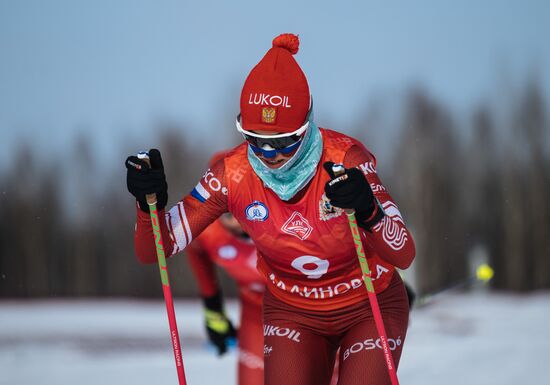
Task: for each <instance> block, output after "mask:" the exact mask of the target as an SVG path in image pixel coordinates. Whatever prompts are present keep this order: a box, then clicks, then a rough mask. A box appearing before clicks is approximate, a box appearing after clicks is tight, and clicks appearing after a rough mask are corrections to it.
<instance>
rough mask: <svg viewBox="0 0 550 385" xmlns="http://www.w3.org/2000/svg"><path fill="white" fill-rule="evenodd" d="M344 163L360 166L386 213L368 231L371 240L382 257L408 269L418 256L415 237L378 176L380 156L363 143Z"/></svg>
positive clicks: (353, 148)
mask: <svg viewBox="0 0 550 385" xmlns="http://www.w3.org/2000/svg"><path fill="white" fill-rule="evenodd" d="M344 166H345V167H346V168H351V167H357V168H358V169H359V170H361V171H362V172H363V174H364V175H365V177H366V178H367V181H368V182H369V184H370V187H371V189H372V192H373V193H374V197H375V199H376V200H377V201H378V203H379V205H378V208H377V209H380V208H381V209H383V210H384V214H385V215H384V217H383V218H382V219H381V220H380V221H379V222H378V223H377V224H375V225H374V226H373V227H372V231H367V232H365V237H366V239H367V242H369V243H370V244H371V245H372V246H373V247H374V249H375V250H376V251H377V252H378V254H379V255H380V257H381V258H382V259H384V260H385V261H387V262H389V263H391V264H392V265H394V266H396V267H398V268H400V269H406V268H407V267H409V266H410V264H411V263H412V261H413V259H414V257H415V253H416V250H415V246H414V241H413V238H412V236H411V233H410V232H409V230H408V229H407V227H406V226H405V222H404V221H403V217H402V216H401V213H400V212H399V209H398V208H397V205H396V204H395V202H394V201H393V199H392V197H391V196H390V194H389V192H388V190H387V189H386V187H384V185H383V184H382V182H381V181H380V178H379V177H378V174H377V172H376V159H375V158H374V156H373V155H372V154H371V153H370V152H369V151H368V150H367V149H366V148H365V147H364V146H363V145H362V144H356V145H355V146H353V147H351V148H350V149H349V150H348V152H347V153H346V156H345V159H344Z"/></svg>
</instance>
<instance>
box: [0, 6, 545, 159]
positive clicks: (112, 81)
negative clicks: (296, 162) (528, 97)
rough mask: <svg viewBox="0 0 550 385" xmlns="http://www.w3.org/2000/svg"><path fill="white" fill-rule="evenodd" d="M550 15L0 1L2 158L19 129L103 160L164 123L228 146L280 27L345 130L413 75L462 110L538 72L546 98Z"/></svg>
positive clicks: (320, 106)
mask: <svg viewBox="0 0 550 385" xmlns="http://www.w3.org/2000/svg"><path fill="white" fill-rule="evenodd" d="M549 20H550V2H548V1H517V0H513V1H497V0H490V1H471V0H462V1H449V0H446V1H445V0H444V1H441V0H439V1H438V0H425V1H414V2H412V1H392V2H387V1H385V2H382V1H338V2H335V1H315V2H297V1H287V0H282V1H277V2H258V1H237V0H235V1H231V2H223V1H218V2H214V1H200V2H198V1H194V2H184V1H152V0H151V1H146V0H132V1H130V0H117V1H107V0H95V1H70V0H65V1H61V0H53V1H39V0H26V1H15V0H13V1H10V0H2V1H0V130H1V132H2V141H1V143H0V161H1V162H2V164H4V165H6V164H7V165H9V163H10V158H11V155H12V154H13V148H14V144H15V143H17V140H18V138H21V137H22V138H28V139H32V141H33V143H34V144H35V146H36V147H35V148H36V151H37V152H39V153H45V152H46V151H48V152H50V151H63V150H64V149H66V148H67V146H68V145H69V144H71V143H72V140H73V139H74V136H75V135H76V133H77V132H79V131H82V130H84V131H86V133H87V134H88V135H89V136H90V138H91V139H93V142H94V145H95V146H96V148H97V149H99V150H98V153H99V154H101V155H102V157H103V156H104V157H105V158H106V159H108V160H109V161H110V159H112V158H113V157H116V158H117V159H118V158H124V156H123V155H120V154H118V153H117V151H120V145H121V144H122V143H125V144H128V143H132V144H135V145H136V146H140V147H139V148H143V147H147V145H148V144H149V143H152V142H154V133H153V132H151V131H152V129H153V127H155V125H156V124H157V123H158V122H159V121H169V122H175V123H178V124H181V125H183V126H185V127H186V130H185V132H182V135H184V136H185V138H186V140H187V139H188V140H189V141H190V142H193V143H195V142H198V143H201V144H204V143H213V146H214V147H218V148H219V147H221V146H223V143H224V142H227V140H228V138H230V135H232V133H233V130H234V125H233V117H234V115H236V113H237V112H238V102H239V94H240V87H241V86H242V82H243V81H244V79H245V77H246V75H247V74H248V71H249V70H250V69H251V68H252V67H253V66H254V65H255V64H256V63H257V62H258V61H259V60H260V59H261V57H262V56H263V55H264V53H265V52H266V51H267V49H268V48H269V47H270V45H271V39H272V38H273V37H274V36H276V35H277V34H279V33H282V32H294V33H298V34H299V35H300V38H301V47H300V52H299V53H298V55H297V60H298V61H299V63H300V64H301V66H302V67H303V69H304V71H305V72H306V74H307V76H308V79H309V82H310V88H311V90H312V93H313V96H314V100H315V105H316V120H317V121H318V123H320V124H321V125H325V126H331V127H332V128H335V129H340V130H344V131H345V130H349V129H352V127H351V126H352V125H353V124H354V122H357V119H358V116H361V114H364V108H365V105H366V101H367V100H369V99H370V98H373V97H378V98H384V99H385V100H386V101H389V102H390V103H391V102H392V101H393V100H394V99H396V98H397V96H398V95H399V94H400V92H402V91H403V90H405V89H406V88H407V87H408V86H410V85H413V84H422V85H424V86H425V87H426V88H427V89H428V90H430V92H431V93H432V94H433V95H435V96H437V97H439V98H441V99H442V100H443V101H444V102H446V103H448V104H449V105H450V106H452V107H453V108H455V109H456V110H457V111H467V110H468V108H469V107H471V106H473V105H475V104H476V103H477V102H479V101H481V100H487V99H490V98H492V97H494V96H495V95H494V93H495V91H498V88H497V85H498V84H500V83H501V82H502V81H505V82H510V83H512V84H513V83H521V82H522V81H523V80H524V79H525V78H527V76H528V73H529V72H530V71H531V70H535V71H538V72H539V74H540V75H541V81H542V83H543V87H544V89H545V90H546V92H547V93H548V90H549V88H550V79H549V78H550V76H549V75H548V71H547V70H546V69H547V68H550V44H548V41H547V40H548V36H550V22H549ZM396 103H397V101H396ZM213 135H215V138H216V139H215V140H214V139H212V138H213ZM136 150H137V148H136Z"/></svg>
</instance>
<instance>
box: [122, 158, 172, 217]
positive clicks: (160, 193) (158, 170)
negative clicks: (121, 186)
mask: <svg viewBox="0 0 550 385" xmlns="http://www.w3.org/2000/svg"><path fill="white" fill-rule="evenodd" d="M149 162H151V167H149V165H148V164H147V162H146V161H145V160H143V159H139V158H138V157H137V156H135V155H133V156H129V157H128V158H127V159H126V168H127V170H128V171H127V173H126V185H127V186H128V191H130V194H132V195H133V196H134V197H136V200H137V201H138V203H139V207H140V208H141V209H142V210H143V211H145V212H146V213H148V212H149V205H148V204H147V199H146V198H145V195H147V194H153V193H155V194H156V195H157V210H158V211H160V210H162V209H163V208H164V207H166V203H167V202H168V184H167V183H166V176H165V175H164V166H163V165H162V158H161V156H160V151H159V150H157V149H151V150H149Z"/></svg>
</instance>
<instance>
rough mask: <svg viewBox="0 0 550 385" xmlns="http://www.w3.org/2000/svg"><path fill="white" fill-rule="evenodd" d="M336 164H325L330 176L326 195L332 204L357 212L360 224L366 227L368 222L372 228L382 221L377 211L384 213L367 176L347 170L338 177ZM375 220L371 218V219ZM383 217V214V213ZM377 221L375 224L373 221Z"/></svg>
mask: <svg viewBox="0 0 550 385" xmlns="http://www.w3.org/2000/svg"><path fill="white" fill-rule="evenodd" d="M333 166H334V162H325V163H324V164H323V167H324V168H325V170H326V172H327V173H328V174H329V176H330V179H331V180H330V181H328V182H327V183H326V184H325V194H326V196H327V198H328V199H329V200H330V204H331V205H333V206H335V207H339V208H342V209H353V210H355V217H356V218H357V223H358V224H360V225H361V224H363V225H365V221H367V220H369V221H368V225H369V226H368V227H369V228H370V227H371V226H373V225H374V224H375V223H377V222H378V221H379V220H380V219H381V216H380V218H378V215H373V214H375V211H378V210H380V211H382V210H381V209H380V208H379V207H378V204H377V201H376V200H375V198H374V194H373V192H372V189H371V187H370V184H369V182H368V181H367V178H365V175H364V174H363V173H362V172H361V171H360V170H359V169H357V168H355V167H354V168H347V169H345V171H344V173H342V174H340V175H338V176H336V175H334V171H333V169H332V168H333ZM373 216H374V217H375V218H371V217H373ZM382 216H383V213H382ZM373 219H376V221H375V222H373V221H372V220H373Z"/></svg>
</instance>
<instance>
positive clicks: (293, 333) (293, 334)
mask: <svg viewBox="0 0 550 385" xmlns="http://www.w3.org/2000/svg"><path fill="white" fill-rule="evenodd" d="M270 336H271V337H286V338H288V339H289V340H292V341H294V342H300V332H299V331H297V330H294V329H289V328H281V327H279V326H273V325H264V337H270Z"/></svg>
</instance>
